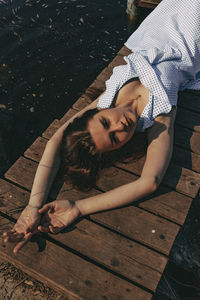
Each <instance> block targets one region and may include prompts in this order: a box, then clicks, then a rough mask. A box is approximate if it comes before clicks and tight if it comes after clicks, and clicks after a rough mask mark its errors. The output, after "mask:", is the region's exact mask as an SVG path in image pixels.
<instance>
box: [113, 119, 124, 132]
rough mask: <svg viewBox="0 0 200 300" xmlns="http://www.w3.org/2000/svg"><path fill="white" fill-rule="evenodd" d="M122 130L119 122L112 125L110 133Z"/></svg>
mask: <svg viewBox="0 0 200 300" xmlns="http://www.w3.org/2000/svg"><path fill="white" fill-rule="evenodd" d="M123 129H124V125H123V124H122V122H121V121H120V122H116V123H114V124H112V128H111V131H122V130H123Z"/></svg>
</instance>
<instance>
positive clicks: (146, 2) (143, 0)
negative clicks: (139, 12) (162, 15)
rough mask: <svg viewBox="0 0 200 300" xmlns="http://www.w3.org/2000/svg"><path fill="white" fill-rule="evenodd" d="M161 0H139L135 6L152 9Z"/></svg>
mask: <svg viewBox="0 0 200 300" xmlns="http://www.w3.org/2000/svg"><path fill="white" fill-rule="evenodd" d="M161 1H162V0H139V1H138V2H137V6H139V7H146V8H152V9H154V8H155V7H156V6H157V5H158V4H159V3H160V2H161Z"/></svg>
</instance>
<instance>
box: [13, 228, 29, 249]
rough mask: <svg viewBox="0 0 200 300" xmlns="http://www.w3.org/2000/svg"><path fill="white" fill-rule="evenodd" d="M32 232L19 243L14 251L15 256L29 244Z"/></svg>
mask: <svg viewBox="0 0 200 300" xmlns="http://www.w3.org/2000/svg"><path fill="white" fill-rule="evenodd" d="M32 235H33V234H32V232H29V233H27V234H26V235H25V237H24V238H23V240H22V241H21V242H19V243H18V244H17V245H16V246H15V248H14V250H13V253H14V254H17V253H18V252H19V250H20V249H21V248H23V247H24V246H25V245H26V244H27V243H28V241H29V240H30V238H31V237H32Z"/></svg>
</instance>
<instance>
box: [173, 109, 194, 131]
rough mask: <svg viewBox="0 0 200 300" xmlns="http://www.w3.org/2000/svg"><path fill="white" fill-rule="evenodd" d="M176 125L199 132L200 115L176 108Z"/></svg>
mask: <svg viewBox="0 0 200 300" xmlns="http://www.w3.org/2000/svg"><path fill="white" fill-rule="evenodd" d="M176 124H178V125H180V126H183V127H186V128H188V129H191V130H194V131H198V132H200V115H199V113H195V112H193V111H190V110H188V109H186V108H184V107H180V106H179V107H178V109H177V115H176Z"/></svg>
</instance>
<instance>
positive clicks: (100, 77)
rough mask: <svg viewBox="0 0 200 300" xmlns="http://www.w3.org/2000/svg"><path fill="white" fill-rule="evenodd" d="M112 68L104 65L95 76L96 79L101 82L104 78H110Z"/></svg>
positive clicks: (104, 80)
mask: <svg viewBox="0 0 200 300" xmlns="http://www.w3.org/2000/svg"><path fill="white" fill-rule="evenodd" d="M112 71H113V70H112V68H109V67H106V68H105V69H104V70H103V71H102V72H101V73H100V74H99V75H98V76H97V78H96V79H97V80H101V81H103V82H106V80H108V79H109V78H110V76H111V75H112Z"/></svg>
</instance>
